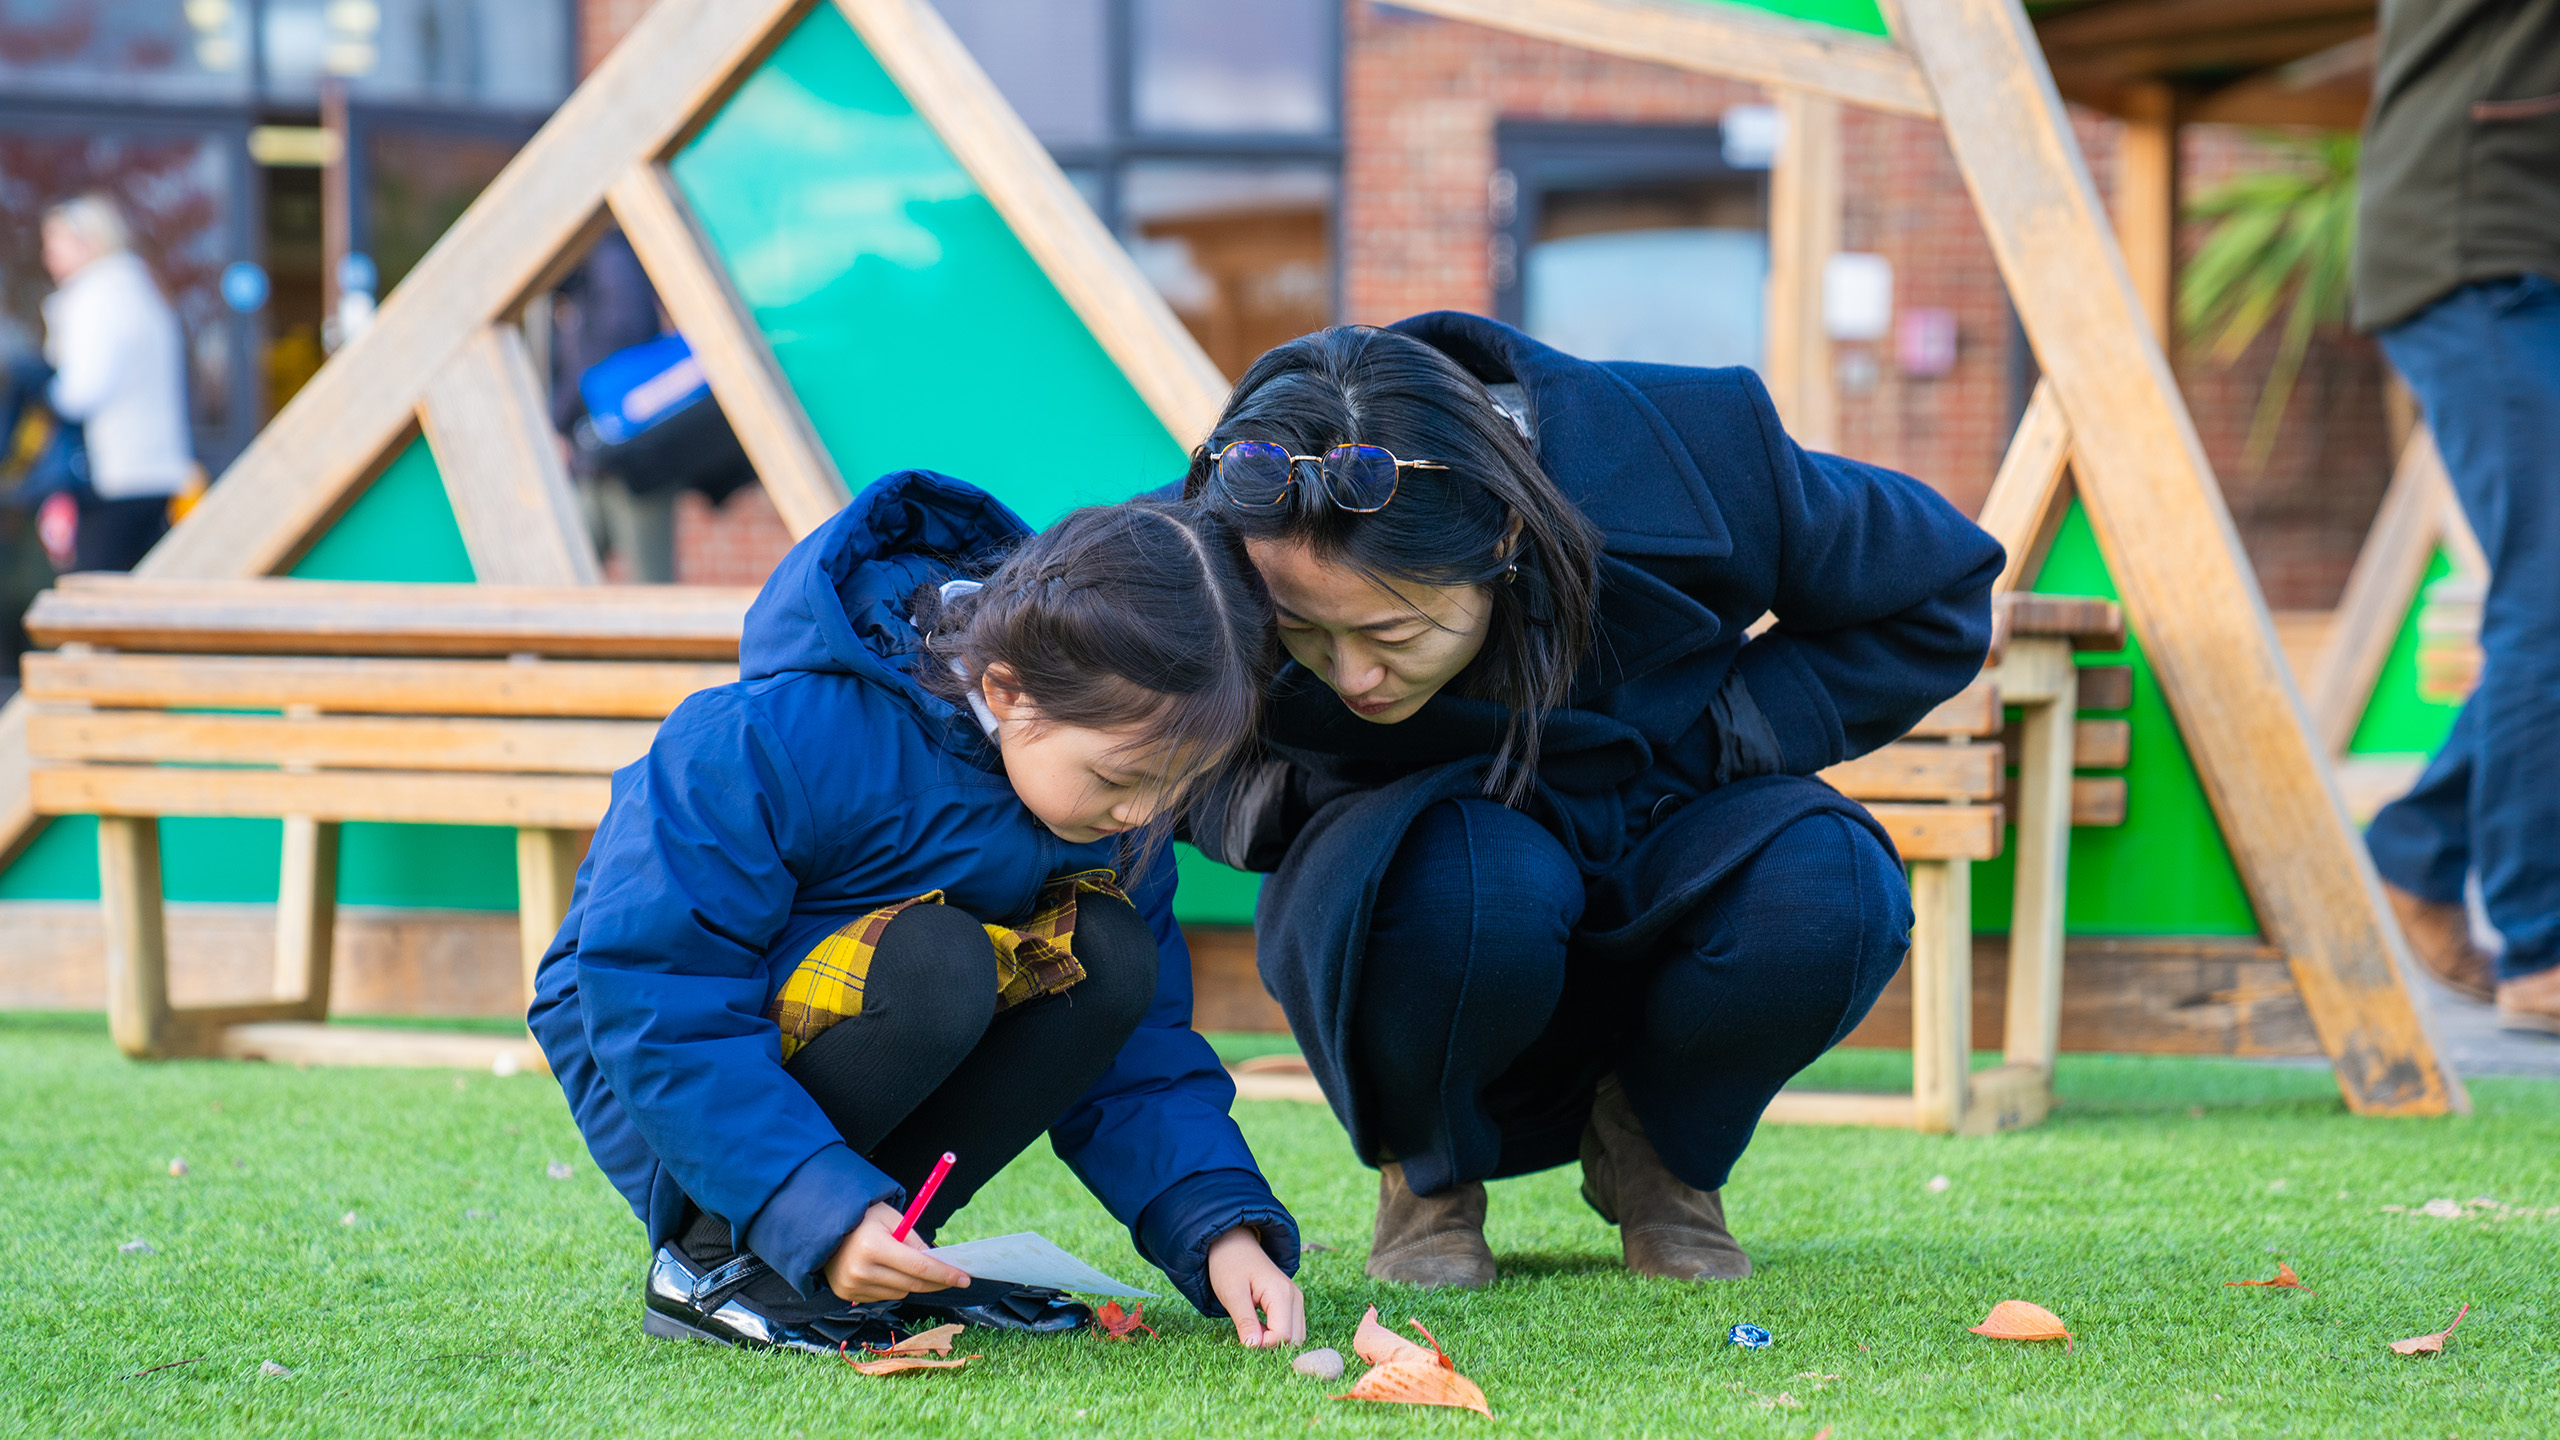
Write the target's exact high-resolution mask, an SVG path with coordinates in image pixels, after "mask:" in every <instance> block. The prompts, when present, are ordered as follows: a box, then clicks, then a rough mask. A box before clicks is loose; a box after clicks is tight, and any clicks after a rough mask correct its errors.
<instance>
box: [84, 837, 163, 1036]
mask: <svg viewBox="0 0 2560 1440" xmlns="http://www.w3.org/2000/svg"><path fill="white" fill-rule="evenodd" d="M98 899H99V901H100V902H101V903H102V904H103V905H104V907H105V909H106V912H107V1029H108V1031H109V1032H110V1033H111V1034H113V1035H114V1037H115V1042H116V1048H117V1049H119V1050H122V1051H123V1052H124V1053H126V1054H127V1055H131V1056H134V1057H136V1058H140V1057H143V1056H150V1055H158V1054H160V1053H162V1051H163V1050H164V1049H165V1047H166V1046H167V1044H168V1041H169V931H168V923H167V919H166V916H165V912H163V910H162V909H161V900H160V821H159V818H158V817H157V816H152V815H140V816H123V815H101V816H99V817H98Z"/></svg>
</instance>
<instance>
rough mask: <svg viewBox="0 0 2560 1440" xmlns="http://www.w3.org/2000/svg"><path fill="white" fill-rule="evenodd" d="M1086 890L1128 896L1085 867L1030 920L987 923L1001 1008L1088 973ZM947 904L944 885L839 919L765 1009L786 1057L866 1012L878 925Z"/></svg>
mask: <svg viewBox="0 0 2560 1440" xmlns="http://www.w3.org/2000/svg"><path fill="white" fill-rule="evenodd" d="M1088 892H1090V893H1092V894H1096V895H1108V896H1110V897H1111V898H1112V899H1114V900H1120V901H1126V900H1127V899H1128V898H1129V897H1128V895H1127V893H1126V892H1124V891H1123V890H1121V888H1120V885H1119V877H1118V876H1117V875H1115V874H1113V873H1112V872H1111V871H1109V870H1085V871H1080V872H1078V873H1076V874H1073V875H1061V876H1059V877H1057V878H1056V879H1054V880H1051V881H1050V882H1049V883H1048V884H1046V885H1043V886H1041V887H1040V898H1039V900H1038V902H1037V903H1035V904H1034V905H1033V906H1032V907H1031V918H1030V919H1029V920H1026V921H1024V922H1023V923H1022V924H1020V925H1018V926H1005V925H989V926H988V927H986V929H987V939H988V940H990V941H992V942H993V943H994V945H995V950H996V1008H997V1009H998V1010H1010V1009H1012V1008H1013V1007H1014V1006H1016V1005H1019V1004H1021V1003H1022V1002H1024V1001H1025V1000H1029V999H1032V998H1034V997H1036V996H1041V995H1055V994H1057V993H1058V992H1059V991H1061V990H1064V989H1066V988H1067V987H1068V986H1070V985H1073V984H1075V983H1076V982H1077V981H1079V980H1082V979H1083V978H1084V966H1082V965H1080V964H1078V963H1076V957H1075V950H1074V948H1073V947H1074V943H1075V931H1076V897H1077V896H1079V895H1083V894H1086V893H1088ZM942 903H943V899H942V892H941V891H939V890H928V891H926V892H925V893H924V894H922V895H918V896H917V897H915V898H914V899H912V900H901V901H899V902H898V903H897V904H895V905H884V906H882V907H881V908H879V909H877V910H874V911H872V912H871V913H869V914H867V915H864V916H861V917H859V918H857V919H853V920H848V921H846V922H845V923H844V924H843V925H841V926H838V927H837V928H836V931H835V933H834V934H832V935H829V936H827V937H826V938H825V939H823V940H820V941H819V942H818V943H817V945H816V946H815V947H814V948H812V949H811V950H810V951H809V953H808V955H807V956H805V957H803V958H802V960H801V961H800V964H799V967H798V968H796V969H794V970H793V971H792V972H791V978H790V979H788V980H785V981H784V982H782V990H781V993H779V994H777V995H775V996H774V998H773V1006H772V1008H771V1009H770V1010H768V1011H767V1012H766V1013H767V1014H768V1015H769V1016H771V1017H772V1019H773V1022H774V1023H775V1024H776V1025H779V1026H780V1027H782V1058H783V1060H784V1061H785V1062H786V1063H788V1062H789V1061H790V1059H791V1057H792V1055H793V1054H795V1053H797V1052H798V1050H799V1049H800V1047H801V1046H803V1045H806V1044H808V1043H809V1042H810V1041H812V1040H815V1039H817V1038H818V1036H819V1035H821V1034H823V1033H825V1031H826V1029H827V1027H828V1026H830V1025H833V1024H835V1023H836V1022H838V1021H840V1020H850V1019H852V1018H853V1017H854V1016H856V1015H859V1014H861V1013H862V988H863V985H864V984H865V983H866V982H867V981H868V980H869V979H870V977H871V957H872V956H873V955H874V954H875V953H877V951H878V950H879V948H880V935H881V932H883V931H885V930H887V929H888V928H889V922H890V921H892V920H894V919H896V918H898V916H899V914H900V913H901V912H903V911H906V910H908V909H911V908H912V907H914V906H917V905H939V904H942Z"/></svg>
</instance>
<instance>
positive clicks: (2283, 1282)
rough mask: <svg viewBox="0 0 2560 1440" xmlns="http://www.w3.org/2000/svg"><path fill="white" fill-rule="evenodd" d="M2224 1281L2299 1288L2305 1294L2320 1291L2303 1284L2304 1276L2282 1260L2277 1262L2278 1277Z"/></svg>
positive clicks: (2287, 1288) (2238, 1283) (2289, 1288)
mask: <svg viewBox="0 0 2560 1440" xmlns="http://www.w3.org/2000/svg"><path fill="white" fill-rule="evenodd" d="M2222 1283H2223V1284H2225V1285H2273V1286H2275V1287H2276V1288H2277V1289H2279V1290H2299V1291H2301V1292H2302V1293H2303V1294H2305V1295H2316V1294H2318V1293H2319V1292H2318V1291H2316V1290H2313V1289H2312V1288H2311V1287H2310V1286H2308V1285H2305V1284H2303V1283H2302V1277H2301V1276H2299V1275H2296V1274H2294V1273H2293V1267H2292V1266H2290V1265H2287V1264H2286V1263H2284V1262H2283V1261H2281V1260H2279V1261H2277V1262H2276V1278H2274V1279H2273V1280H2225V1281H2223V1282H2222Z"/></svg>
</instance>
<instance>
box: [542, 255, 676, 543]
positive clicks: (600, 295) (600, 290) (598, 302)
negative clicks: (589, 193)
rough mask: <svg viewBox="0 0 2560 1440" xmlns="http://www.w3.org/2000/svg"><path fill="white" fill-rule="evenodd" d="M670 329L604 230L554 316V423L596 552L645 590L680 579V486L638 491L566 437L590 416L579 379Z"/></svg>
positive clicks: (567, 283)
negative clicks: (618, 563)
mask: <svg viewBox="0 0 2560 1440" xmlns="http://www.w3.org/2000/svg"><path fill="white" fill-rule="evenodd" d="M667 328H668V327H667V325H666V323H665V320H664V317H663V316H661V315H660V313H659V309H658V292H657V291H656V290H655V289H653V288H651V286H650V284H649V277H648V275H647V273H645V272H644V271H642V270H641V268H640V257H639V256H637V255H635V254H633V253H632V250H631V242H630V241H628V240H625V239H624V238H622V232H621V231H619V230H608V231H606V232H605V234H604V238H603V239H601V240H598V241H597V242H596V245H595V248H594V249H593V250H591V251H589V252H588V253H587V258H586V261H585V263H583V264H581V265H579V267H578V268H577V269H576V270H573V271H571V272H570V274H569V278H568V279H566V280H564V281H562V282H561V283H560V289H559V292H558V297H557V299H556V301H555V303H554V304H553V307H552V311H551V423H552V425H553V427H554V428H556V429H557V430H558V431H559V432H560V436H561V446H562V450H561V453H562V454H563V455H564V456H566V457H567V460H568V465H569V473H570V474H571V475H573V476H575V477H576V478H577V481H578V498H579V501H580V502H581V507H580V508H582V509H584V510H585V511H586V514H587V528H588V530H589V531H590V532H592V533H593V534H594V535H595V536H596V539H597V542H598V543H597V545H596V550H597V552H598V554H599V555H620V556H621V557H622V563H623V566H624V568H625V569H626V570H627V571H628V572H629V574H628V578H630V579H632V580H635V581H638V582H639V583H641V584H644V585H667V584H672V583H674V581H675V578H676V495H677V493H678V490H677V488H676V487H673V486H656V487H649V488H645V489H635V488H634V487H633V486H632V484H631V483H630V480H629V478H628V477H625V476H623V475H620V474H617V473H615V471H614V470H613V469H612V468H611V467H610V466H609V465H606V464H600V463H599V461H598V457H597V456H596V454H595V453H594V452H593V451H592V450H589V449H587V448H585V447H582V446H578V445H575V444H572V443H570V439H569V437H570V436H571V435H572V434H574V433H575V431H576V429H577V424H578V422H579V421H580V420H581V419H583V418H585V417H586V413H587V405H586V400H585V397H584V396H583V395H582V394H581V393H580V391H579V388H578V382H579V380H580V379H582V378H583V377H584V376H585V375H586V373H587V371H588V370H589V369H591V368H593V367H594V366H595V364H596V363H597V362H598V361H600V360H603V359H604V358H605V357H607V356H609V355H612V354H614V353H615V352H617V351H620V350H625V349H628V348H630V347H631V346H634V345H639V344H642V343H644V342H646V341H649V340H654V339H656V338H657V337H658V335H659V334H660V333H661V332H662V331H664V330H665V329H667Z"/></svg>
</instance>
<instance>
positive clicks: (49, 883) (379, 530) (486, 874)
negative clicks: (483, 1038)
mask: <svg viewBox="0 0 2560 1440" xmlns="http://www.w3.org/2000/svg"><path fill="white" fill-rule="evenodd" d="M292 574H294V575H295V576H296V577H298V578H300V579H304V580H398V581H411V582H431V581H461V582H469V581H471V580H473V579H475V578H476V577H475V576H474V575H473V573H472V570H471V556H470V554H469V553H468V552H466V551H465V550H464V549H463V546H462V531H461V529H460V528H459V527H457V526H456V525H455V524H454V520H453V507H452V506H451V505H450V504H448V503H446V500H445V494H444V481H443V478H442V477H441V476H439V475H438V474H437V472H436V462H435V457H434V456H433V455H431V454H430V453H428V450H427V445H426V442H425V441H424V440H416V441H412V442H411V443H410V445H409V448H408V449H406V450H404V451H402V452H401V454H400V456H399V458H397V459H395V460H393V461H392V462H391V464H390V465H389V466H388V467H387V468H385V469H384V470H383V472H382V474H381V476H380V477H379V478H377V479H376V480H375V481H374V482H373V484H372V485H370V486H368V487H367V488H366V490H365V492H364V494H363V495H362V496H360V497H358V499H357V500H356V503H355V504H354V505H353V506H352V507H350V508H349V509H348V511H347V513H346V514H345V515H343V516H341V517H340V518H339V520H338V523H337V524H335V525H333V526H331V527H330V529H329V533H328V534H326V535H323V536H322V537H321V538H320V540H319V542H318V543H317V544H315V545H313V546H312V547H311V549H310V551H309V553H307V554H305V555H304V556H303V558H302V561H301V563H300V564H297V565H295V566H294V567H293V570H292ZM283 843H284V840H283V826H282V825H281V824H280V823H279V822H277V821H274V820H238V819H206V818H187V817H172V818H170V819H167V820H164V821H162V822H161V825H160V864H161V889H162V891H163V893H165V894H166V895H167V896H168V897H169V898H170V899H172V900H186V901H231V902H237V903H246V904H273V903H275V898H276V877H277V873H278V871H279V869H280V868H281V866H282V863H283V862H282V858H281V857H282V850H283ZM339 846H340V848H339V860H338V899H339V900H340V901H341V902H343V903H345V904H350V905H400V906H413V907H425V908H436V909H462V910H512V909H514V908H515V904H516V861H515V834H514V832H512V831H509V830H505V829H493V828H490V827H487V826H476V825H368V824H355V825H349V826H347V827H346V828H345V829H344V831H343V832H341V839H340V842H339ZM97 898H98V823H97V821H95V820H94V819H91V818H90V817H88V816H85V815H80V816H70V817H66V818H64V819H61V820H57V821H55V822H53V823H52V824H50V825H48V826H46V827H45V830H44V833H43V834H41V835H39V836H37V837H36V840H35V843H34V844H32V845H30V846H28V847H27V850H26V853H24V854H22V855H20V856H19V857H18V859H17V861H16V863H14V864H12V865H11V866H9V868H8V869H7V870H6V871H5V872H0V900H95V899H97Z"/></svg>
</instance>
